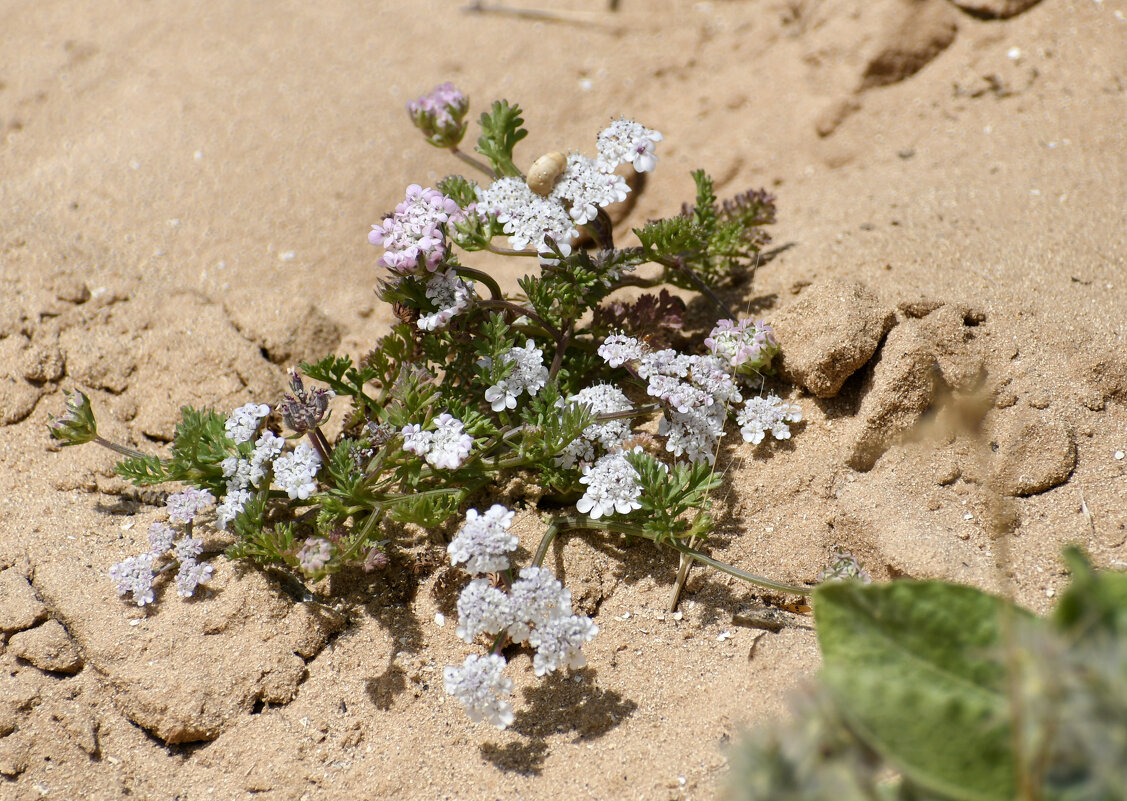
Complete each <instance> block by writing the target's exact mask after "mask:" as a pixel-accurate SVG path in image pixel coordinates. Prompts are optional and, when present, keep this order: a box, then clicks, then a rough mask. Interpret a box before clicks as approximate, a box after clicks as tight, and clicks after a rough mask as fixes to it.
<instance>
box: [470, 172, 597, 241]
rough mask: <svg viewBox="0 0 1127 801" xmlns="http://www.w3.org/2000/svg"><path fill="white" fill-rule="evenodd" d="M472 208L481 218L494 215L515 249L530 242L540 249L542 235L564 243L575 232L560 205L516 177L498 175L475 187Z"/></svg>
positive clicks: (573, 235)
mask: <svg viewBox="0 0 1127 801" xmlns="http://www.w3.org/2000/svg"><path fill="white" fill-rule="evenodd" d="M476 208H477V213H478V214H479V215H480V216H481V217H482V218H487V217H489V216H490V215H492V216H494V217H496V218H497V222H499V223H501V224H502V226H504V231H505V233H506V234H508V235H509V247H511V248H515V249H516V250H524V249H525V248H527V247H529V246H530V245H531V246H532V247H535V248H536V249H537V250H540V249H541V246H542V245H543V243H544V237H546V236H550V237H551V238H552V239H554V240H556V241H557V242H567V241H568V240H569V239H571V238H572V237H575V236H578V235H579V231H577V230H576V228H575V223H574V222H572V219H571V216H570V215H569V214H568V213H567V209H565V208H564V207H563V204H561V203H559V202H558V201H555V200H550V199H549V198H546V197H540V195H538V194H536V193H535V192H533V191H532V190H531V189H529V188H528V184H526V183H525V182H524V181H522V180H521V179H520V178H498V179H497V180H496V181H494V182H493V183H492V184H490V185H489V186H486V187H481V186H479V187H478V188H477V204H476Z"/></svg>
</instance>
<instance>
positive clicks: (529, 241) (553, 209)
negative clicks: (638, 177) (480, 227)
mask: <svg viewBox="0 0 1127 801" xmlns="http://www.w3.org/2000/svg"><path fill="white" fill-rule="evenodd" d="M661 139H662V136H661V134H660V133H658V132H657V131H652V130H650V129H649V128H645V127H643V126H642V125H639V124H638V123H636V122H633V121H631V120H617V121H615V122H613V123H611V124H610V126H609V127H607V128H606V129H604V130H603V131H602V132H601V133H600V134H599V135H598V138H597V144H598V150H599V155H598V157H597V158H594V159H591V158H588V157H586V156H583V155H580V154H579V153H571V154H569V155H568V156H567V163H566V166H565V167H564V169H563V171H562V172H561V173H560V175H559V176H558V177H557V178H556V180H555V183H554V185H553V187H552V189H551V191H550V192H549V193H548V195H547V196H546V197H541V196H540V195H538V194H536V193H535V192H533V191H532V190H531V189H530V188H529V187H528V184H526V183H525V182H524V181H522V180H521V179H520V178H499V179H497V180H496V181H494V182H493V183H492V184H490V185H489V186H487V187H478V188H477V204H476V208H477V213H478V214H479V215H481V216H482V217H483V218H488V217H489V216H491V215H492V216H494V217H496V219H497V222H499V223H501V224H502V226H504V231H505V233H506V234H508V235H509V246H510V247H513V248H516V249H517V250H524V249H525V248H527V247H529V246H532V247H534V248H536V249H537V250H539V251H541V252H543V251H544V238H545V237H551V238H552V239H554V240H555V241H556V242H559V243H565V242H567V241H568V240H569V239H571V238H572V237H575V236H578V231H577V230H576V228H575V226H577V225H585V224H587V223H589V222H591V220H593V219H595V217H596V216H597V215H598V213H599V209H600V208H604V207H606V206H609V205H610V204H612V203H618V202H621V201H623V200H625V199H626V195H627V194H628V193H629V192H630V187H629V185H628V184H627V183H626V179H625V178H623V177H622V176H620V175H617V174H616V173H615V169H616V168H617V167H618V165H619V164H623V163H630V164H632V165H633V167H634V169H635V171H637V172H650V171H652V170H653V168H654V167H655V166H656V164H657V156H655V155H654V145H656V144H657V143H658V142H660V141H661Z"/></svg>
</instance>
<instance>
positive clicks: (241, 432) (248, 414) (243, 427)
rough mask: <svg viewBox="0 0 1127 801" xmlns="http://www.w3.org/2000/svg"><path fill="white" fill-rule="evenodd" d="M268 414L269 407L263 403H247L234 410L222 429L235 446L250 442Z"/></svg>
mask: <svg viewBox="0 0 1127 801" xmlns="http://www.w3.org/2000/svg"><path fill="white" fill-rule="evenodd" d="M268 414H270V407H269V406H267V405H266V404H265V403H248V404H246V405H245V406H240V407H239V408H238V409H235V411H234V412H232V413H231V416H230V417H228V418H227V422H226V423H224V426H223V427H224V428H225V429H226V431H227V436H228V437H230V438H231V441H232V442H234V443H236V444H238V443H241V442H250V441H251V440H252V439H254V435H255V433H256V432H257V431H258V424H259V423H261V422H262V419H263V418H264V417H266V415H268Z"/></svg>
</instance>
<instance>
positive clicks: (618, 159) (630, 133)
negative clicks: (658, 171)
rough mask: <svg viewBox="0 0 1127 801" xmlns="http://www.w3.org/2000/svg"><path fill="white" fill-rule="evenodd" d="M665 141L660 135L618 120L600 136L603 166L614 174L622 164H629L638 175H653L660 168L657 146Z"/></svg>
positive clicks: (600, 152)
mask: <svg viewBox="0 0 1127 801" xmlns="http://www.w3.org/2000/svg"><path fill="white" fill-rule="evenodd" d="M662 139H663V137H662V135H661V134H660V133H658V132H657V131H651V130H650V129H649V128H646V127H644V126H643V125H640V124H639V123H636V122H634V121H633V120H615V121H614V122H612V123H611V124H610V125H609V126H607V127H606V128H604V129H603V131H602V133H600V134H599V139H598V146H599V165H600V167H601V168H602V169H603V170H604V171H606V172H611V171H613V170H614V169H615V168H616V167H617V166H618V165H619V164H622V163H623V162H629V163H630V164H632V165H633V166H634V170H635V171H636V172H653V169H654V167H656V166H657V156H655V155H654V146H655V145H656V144H657V143H658V142H660V141H661V140H662Z"/></svg>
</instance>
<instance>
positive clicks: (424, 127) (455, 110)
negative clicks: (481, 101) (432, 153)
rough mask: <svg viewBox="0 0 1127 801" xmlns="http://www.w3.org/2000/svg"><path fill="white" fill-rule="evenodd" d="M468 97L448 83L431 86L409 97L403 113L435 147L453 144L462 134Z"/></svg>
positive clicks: (452, 145)
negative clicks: (413, 98)
mask: <svg viewBox="0 0 1127 801" xmlns="http://www.w3.org/2000/svg"><path fill="white" fill-rule="evenodd" d="M469 109H470V101H469V98H467V97H466V96H465V95H464V94H462V93H461V92H459V91H458V90H457V89H456V88H455V87H454V84H452V83H444V84H441V85H439V86H436V87H434V89H433V90H431V91H430V92H429V93H428V94H425V95H423V96H422V97H420V98H417V99H415V100H412V101H410V102H409V103H408V104H407V113H408V114H409V115H410V117H411V122H413V123H415V127H416V128H418V129H419V130H420V131H422V132H423V136H425V137H426V139H427V141H428V142H430V143H431V144H432V145H434V146H435V147H456V146H457V145H458V143H459V142H461V141H462V137H463V136H465V135H466V125H467V123H466V121H465V118H466V112H467V111H469Z"/></svg>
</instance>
